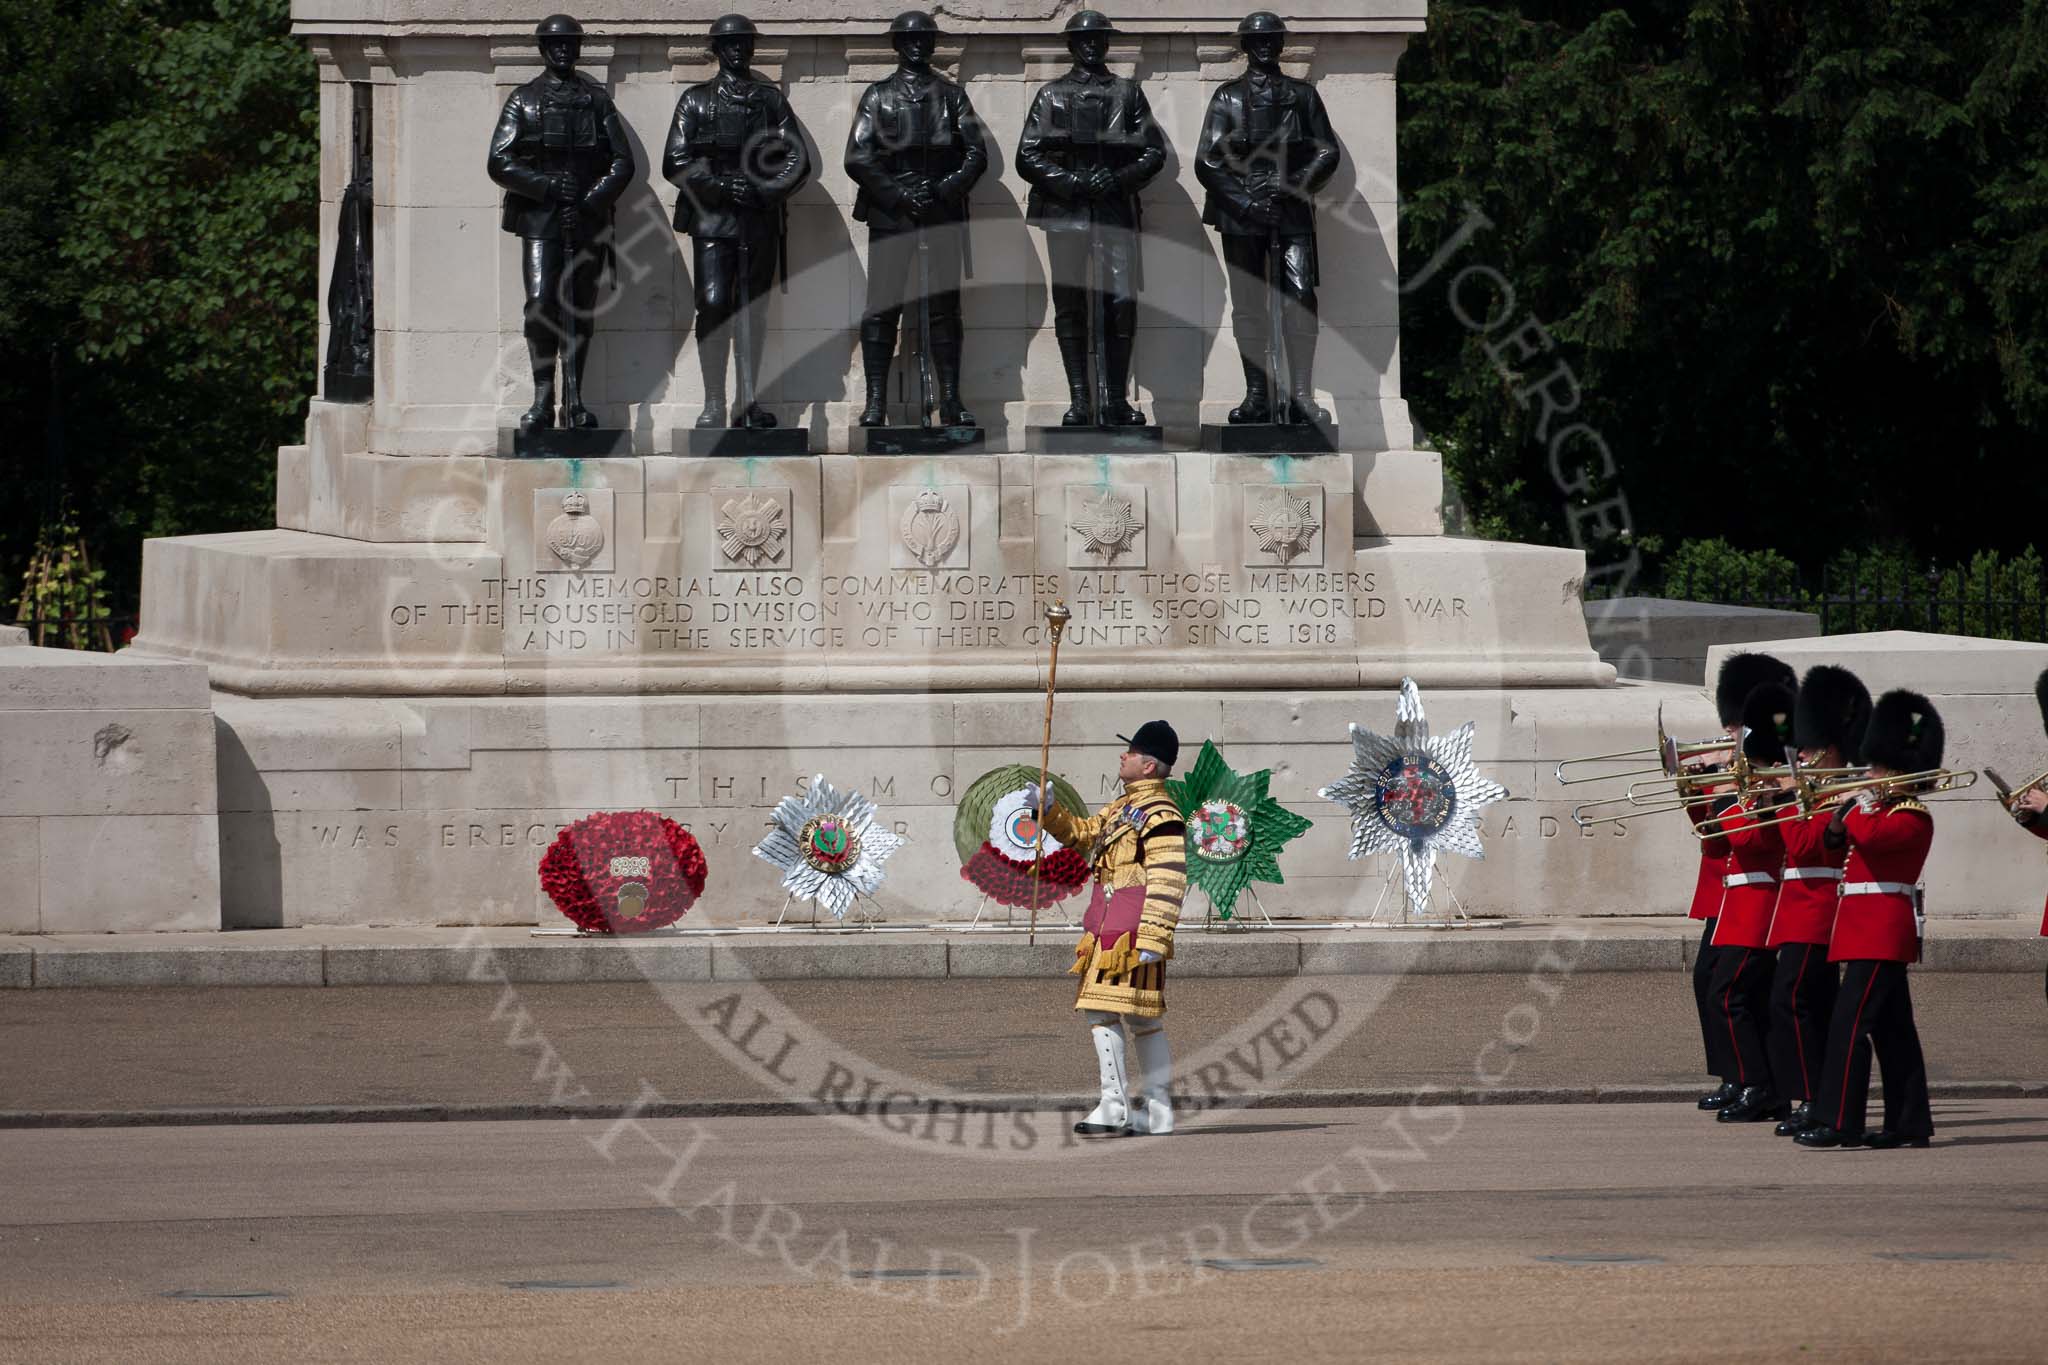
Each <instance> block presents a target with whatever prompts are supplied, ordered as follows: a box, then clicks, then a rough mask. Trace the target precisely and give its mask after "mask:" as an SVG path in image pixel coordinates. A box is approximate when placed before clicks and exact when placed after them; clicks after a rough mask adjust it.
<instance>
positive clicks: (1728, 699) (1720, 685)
mask: <svg viewBox="0 0 2048 1365" xmlns="http://www.w3.org/2000/svg"><path fill="white" fill-rule="evenodd" d="M1765 683H1777V684H1778V685H1779V686H1781V687H1783V688H1784V689H1785V690H1786V691H1788V692H1789V691H1791V690H1792V689H1793V688H1794V687H1796V686H1798V683H1799V679H1798V675H1796V674H1795V673H1793V671H1792V669H1791V667H1790V666H1789V665H1787V664H1786V663H1785V662H1784V661H1783V660H1780V659H1774V658H1772V657H1771V656H1770V655H1768V654H1730V655H1729V656H1728V657H1727V658H1725V659H1723V660H1722V661H1721V672H1720V675H1719V676H1718V677H1717V678H1715V680H1714V709H1715V710H1716V711H1718V712H1719V713H1720V715H1721V723H1722V724H1723V725H1734V724H1736V723H1737V722H1738V721H1740V720H1741V719H1742V704H1743V703H1744V702H1745V701H1747V700H1749V694H1750V693H1752V692H1754V691H1756V689H1757V688H1759V687H1762V686H1763V685H1764V684H1765Z"/></svg>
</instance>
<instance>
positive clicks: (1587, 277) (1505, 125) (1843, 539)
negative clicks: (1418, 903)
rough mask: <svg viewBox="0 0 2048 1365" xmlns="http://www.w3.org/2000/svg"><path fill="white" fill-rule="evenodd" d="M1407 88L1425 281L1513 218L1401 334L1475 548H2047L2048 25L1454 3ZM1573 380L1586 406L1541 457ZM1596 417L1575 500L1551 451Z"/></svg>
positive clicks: (1411, 176)
mask: <svg viewBox="0 0 2048 1365" xmlns="http://www.w3.org/2000/svg"><path fill="white" fill-rule="evenodd" d="M1399 76H1400V85H1399V99H1400V117H1401V125H1400V156H1401V174H1402V180H1403V191H1404V203H1405V212H1404V216H1403V219H1402V234H1401V235H1402V258H1403V261H1404V262H1405V263H1406V269H1407V270H1408V271H1409V272H1410V276H1411V282H1412V277H1413V276H1414V274H1415V273H1416V272H1418V271H1419V270H1421V269H1422V267H1423V265H1424V263H1425V262H1429V261H1431V260H1432V258H1433V257H1435V256H1436V255H1437V254H1438V252H1439V251H1440V250H1442V249H1444V248H1446V247H1448V246H1451V245H1452V244H1453V243H1454V242H1455V241H1456V238H1457V234H1458V233H1459V232H1460V230H1461V228H1464V229H1467V230H1468V231H1469V229H1470V227H1471V225H1472V224H1474V223H1475V222H1477V221H1479V220H1476V219H1474V218H1473V216H1472V215H1473V214H1474V213H1475V212H1476V213H1477V214H1479V215H1482V216H1483V220H1484V222H1485V223H1486V224H1488V226H1484V227H1482V228H1480V229H1479V230H1478V231H1476V232H1470V235H1469V236H1468V237H1467V238H1466V239H1465V240H1464V241H1463V242H1462V243H1461V244H1458V249H1457V251H1456V254H1455V255H1453V256H1451V257H1450V258H1449V264H1448V265H1447V266H1446V267H1445V268H1444V269H1442V270H1441V271H1440V272H1439V273H1438V274H1437V275H1436V276H1435V277H1433V278H1432V279H1431V280H1429V281H1428V282H1427V283H1425V284H1421V285H1418V286H1416V287H1414V288H1413V289H1412V292H1410V293H1409V294H1408V296H1407V297H1406V298H1405V299H1404V300H1403V309H1402V343H1403V349H1404V356H1403V372H1404V389H1405V392H1406V395H1407V397H1408V400H1409V402H1410V403H1411V404H1413V405H1414V407H1415V409H1416V411H1417V413H1418V415H1419V417H1420V419H1421V421H1422V423H1423V425H1424V426H1425V428H1426V429H1427V430H1428V431H1430V432H1431V433H1432V434H1433V435H1435V436H1437V437H1438V438H1439V440H1440V444H1441V446H1442V448H1443V449H1444V451H1445V453H1446V458H1447V463H1448V464H1449V465H1450V467H1451V469H1452V472H1453V474H1454V475H1455V477H1456V478H1457V480H1458V482H1459V485H1460V487H1461V491H1462V494H1463V497H1464V499H1465V503H1466V507H1467V513H1468V518H1469V522H1470V524H1472V525H1473V526H1475V527H1477V528H1479V529H1481V530H1484V531H1488V532H1492V533H1507V534H1514V535H1519V536H1524V537H1530V538H1537V539H1549V540H1564V539H1567V538H1569V537H1570V536H1571V535H1572V533H1573V531H1574V526H1573V524H1572V518H1571V509H1572V508H1573V506H1575V505H1576V506H1577V507H1579V508H1581V509H1584V508H1587V507H1591V506H1595V505H1597V504H1599V503H1601V502H1602V501H1603V500H1605V499H1610V498H1614V497H1617V496H1619V497H1625V498H1626V500H1627V509H1628V519H1629V520H1630V521H1632V522H1633V524H1634V526H1635V527H1637V528H1638V529H1640V530H1642V531H1654V532H1656V533H1658V534H1660V535H1661V536H1662V537H1663V538H1664V539H1665V540H1666V541H1667V542H1668V543H1674V544H1675V543H1677V542H1678V541H1680V540H1682V539H1685V538H1706V537H1711V536H1717V535H1718V536H1724V537H1726V538H1727V539H1729V540H1730V541H1732V542H1734V543H1736V544H1747V545H1778V546H1780V547H1781V548H1783V549H1786V550H1787V551H1789V552H1791V553H1792V554H1794V555H1795V556H1796V557H1797V558H1799V559H1800V560H1801V562H1802V563H1805V564H1807V565H1808V566H1809V567H1818V565H1819V564H1820V563H1821V562H1823V561H1825V560H1826V559H1827V558H1828V556H1829V555H1831V554H1832V553H1834V552H1835V551H1837V550H1838V549H1840V548H1842V547H1844V546H1846V545H1849V544H1851V543H1853V542H1857V541H1867V540H1869V539H1871V538H1873V537H1885V538H1893V539H1901V540H1905V541H1909V542H1911V543H1912V544H1913V545H1914V546H1915V548H1916V549H1917V550H1919V551H1920V552H1921V553H1923V554H1926V553H1939V554H1943V555H1961V554H1965V553H1968V552H1969V551H1970V550H1971V549H1973V548H1974V547H1977V546H1980V545H1985V544H1992V545H2005V546H2010V547H2017V546H2019V545H2023V544H2026V543H2028V542H2029V541H2030V540H2032V539H2034V538H2036V537H2037V536H2038V534H2039V527H2040V524H2041V519H2042V513H2043V511H2044V506H2048V498H2044V495H2043V493H2042V491H2041V484H2040V480H2039V478H2038V474H2037V471H2038V468H2039V461H2040V452H2041V448H2042V442H2043V438H2044V435H2048V2H2044V0H1890V2H1889V3H1885V4H1873V3H1869V2H1868V0H1864V2H1863V3H1845V2H1844V0H1818V2H1817V3H1816V2H1814V0H1780V2H1778V3H1771V2H1769V0H1766V2H1765V3H1756V2H1755V0H1741V2H1740V3H1738V0H1688V2H1687V3H1678V2H1677V0H1642V2H1639V3H1634V4H1630V5H1628V6H1627V7H1626V8H1625V9H1624V8H1621V7H1618V6H1613V5H1608V4H1575V3H1562V2H1558V0H1551V2H1549V3H1546V2H1544V0H1524V2H1523V3H1518V4H1492V5H1474V4H1461V3H1450V2H1448V0H1438V3H1434V4H1432V5H1431V7H1430V16H1429V28H1428V31H1427V32H1425V33H1424V34H1422V35H1420V36H1419V37H1417V38H1416V39H1415V40H1414V42H1413V43H1412V45H1411V46H1410V48H1409V49H1408V52H1407V54H1406V55H1405V57H1404V58H1403V60H1402V63H1401V66H1400V69H1399ZM1468 266H1483V267H1488V268H1490V269H1491V270H1493V271H1498V272H1499V274H1498V276H1497V277H1494V276H1490V275H1487V274H1485V273H1483V272H1474V273H1469V274H1466V275H1464V276H1463V277H1462V279H1461V277H1460V274H1459V272H1460V271H1461V270H1462V269H1464V268H1465V267H1468ZM1453 281H1460V283H1459V287H1458V290H1457V292H1456V294H1455V295H1454V294H1453V290H1452V284H1453ZM1503 281H1504V282H1505V289H1507V290H1512V298H1511V299H1510V298H1508V297H1507V295H1506V293H1505V292H1504V290H1503V285H1502V282H1503ZM1461 313H1462V315H1463V318H1462V320H1461V317H1460V314H1461ZM1496 318H1500V319H1503V320H1502V321H1500V322H1499V324H1498V325H1497V326H1494V327H1493V328H1492V329H1491V330H1490V331H1487V332H1483V333H1482V332H1480V331H1475V330H1474V328H1473V327H1472V326H1470V325H1468V323H1476V324H1481V325H1484V324H1488V323H1492V322H1494V320H1495V319H1496ZM1532 318H1533V319H1536V320H1538V321H1539V322H1540V323H1542V324H1543V326H1544V327H1545V328H1546V329H1547V332H1548V335H1549V338H1550V344H1548V345H1544V344H1543V343H1542V342H1541V340H1540V338H1536V336H1535V334H1533V333H1532V334H1529V337H1528V338H1527V339H1528V340H1531V341H1532V342H1533V343H1534V344H1535V346H1536V354H1534V355H1524V354H1523V348H1521V347H1517V346H1512V345H1509V344H1507V343H1508V339H1509V334H1510V333H1512V332H1513V331H1514V329H1516V328H1517V327H1520V326H1522V325H1523V324H1524V323H1526V322H1527V321H1529V320H1530V319H1532ZM1489 348H1491V351H1492V352H1493V353H1489ZM1560 363H1563V364H1565V365H1567V366H1568V367H1569V372H1570V375H1571V376H1572V378H1573V379H1575V380H1576V383H1577V386H1578V390H1577V395H1576V397H1577V406H1576V408H1575V410H1574V411H1572V412H1570V413H1569V414H1552V415H1551V417H1550V422H1549V429H1548V431H1547V432H1546V433H1544V434H1543V435H1542V436H1539V425H1540V424H1541V422H1542V421H1543V418H1544V416H1545V411H1544V399H1543V397H1542V395H1541V394H1538V393H1535V392H1532V391H1531V390H1532V387H1533V386H1534V385H1536V384H1538V383H1541V382H1542V381H1544V380H1545V379H1547V378H1551V377H1552V376H1553V375H1554V372H1555V371H1556V368H1557V366H1558V365H1559V364H1560ZM1549 392H1550V394H1551V395H1552V397H1553V398H1554V399H1555V400H1556V401H1557V402H1559V403H1560V404H1563V403H1565V402H1567V401H1569V400H1570V399H1572V398H1573V396H1574V395H1573V392H1572V390H1571V388H1570V386H1569V384H1568V383H1565V382H1563V381H1557V382H1554V383H1553V386H1552V387H1551V389H1550V390H1549ZM1572 421H1583V422H1586V423H1589V424H1590V425H1591V427H1592V428H1594V429H1595V430H1597V431H1598V432H1599V433H1600V435H1601V437H1602V438H1604V439H1605V441H1606V442H1607V444H1608V446H1609V447H1610V448H1611V449H1612V451H1613V455H1614V461H1615V470H1614V472H1613V473H1612V475H1611V476H1608V477H1603V478H1600V479H1598V480H1596V481H1593V482H1591V483H1590V484H1589V485H1588V486H1586V487H1583V488H1580V489H1577V490H1575V492H1574V493H1573V494H1570V495H1568V494H1566V493H1565V492H1562V491H1560V490H1559V489H1558V486H1557V482H1556V480H1555V479H1554V478H1553V474H1552V471H1551V469H1550V466H1549V453H1550V452H1549V448H1548V441H1547V440H1546V439H1544V438H1545V437H1547V438H1548V439H1549V440H1554V439H1555V438H1556V436H1557V434H1558V432H1559V431H1560V430H1562V429H1563V428H1564V427H1566V426H1567V425H1568V424H1569V423H1570V422H1572ZM1593 450H1594V447H1593V446H1592V445H1591V444H1590V443H1587V442H1584V441H1583V440H1582V439H1581V438H1574V439H1573V442H1571V443H1568V444H1567V446H1566V448H1565V450H1564V452H1563V457H1562V460H1561V463H1562V464H1563V466H1564V472H1565V474H1566V475H1567V476H1570V475H1573V474H1575V473H1576V472H1577V471H1578V470H1580V469H1581V468H1582V467H1584V466H1586V465H1587V464H1588V463H1589V457H1591V456H1592V455H1593ZM1590 463H1591V464H1592V466H1593V470H1594V472H1595V473H1596V474H1599V473H1602V472H1603V471H1602V470H1601V468H1600V466H1599V462H1598V460H1597V459H1590ZM1576 529H1577V530H1578V532H1579V533H1580V534H1581V535H1587V534H1588V533H1593V532H1597V531H1598V530H1600V523H1599V522H1598V521H1595V520H1591V519H1588V518H1586V517H1585V515H1584V513H1583V511H1582V512H1581V516H1580V519H1579V523H1578V526H1577V528H1576ZM1594 538H1595V539H1596V540H1597V536H1595V537H1594ZM1610 539H1611V538H1610ZM1597 548H1598V549H1600V551H1601V552H1602V553H1605V554H1608V555H1610V556H1611V555H1613V554H1614V553H1615V552H1616V551H1618V550H1619V549H1621V548H1622V547H1620V546H1618V545H1614V544H1605V545H1599V546H1598V547H1597Z"/></svg>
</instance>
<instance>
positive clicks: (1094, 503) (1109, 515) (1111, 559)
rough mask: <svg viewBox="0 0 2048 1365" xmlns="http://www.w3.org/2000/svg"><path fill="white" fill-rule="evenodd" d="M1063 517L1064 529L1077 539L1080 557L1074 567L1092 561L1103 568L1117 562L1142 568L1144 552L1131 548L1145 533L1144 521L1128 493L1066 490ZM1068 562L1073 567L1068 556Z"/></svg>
mask: <svg viewBox="0 0 2048 1365" xmlns="http://www.w3.org/2000/svg"><path fill="white" fill-rule="evenodd" d="M1067 514H1068V519H1067V529H1068V530H1070V531H1072V532H1073V533H1074V534H1075V535H1076V536H1078V537H1079V538H1080V545H1079V549H1080V551H1081V554H1082V555H1083V558H1082V560H1081V561H1080V565H1079V566H1076V567H1086V566H1088V565H1089V564H1090V563H1091V561H1092V562H1095V563H1099V564H1100V565H1102V566H1103V567H1105V568H1107V567H1109V566H1111V565H1114V564H1116V563H1117V562H1118V561H1120V560H1121V561H1123V562H1125V563H1126V564H1127V565H1128V566H1129V567H1132V568H1140V567H1143V565H1144V562H1145V556H1144V552H1143V551H1142V550H1134V546H1135V545H1136V542H1137V540H1138V537H1139V536H1140V535H1141V534H1142V533H1143V532H1144V530H1145V519H1144V518H1143V517H1141V516H1139V515H1138V511H1137V507H1136V505H1135V502H1134V500H1133V499H1132V498H1131V497H1130V496H1129V495H1128V494H1125V493H1120V492H1118V491H1117V490H1115V489H1113V488H1104V489H1100V490H1088V491H1085V492H1084V491H1080V490H1069V492H1068V501H1067ZM1068 563H1069V565H1070V566H1074V560H1073V556H1072V554H1071V553H1070V554H1069V556H1068Z"/></svg>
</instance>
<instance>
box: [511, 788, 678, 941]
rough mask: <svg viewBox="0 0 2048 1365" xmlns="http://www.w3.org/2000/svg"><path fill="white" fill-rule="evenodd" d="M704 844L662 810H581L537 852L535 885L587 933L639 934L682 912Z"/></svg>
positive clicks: (667, 921) (664, 922) (669, 921)
mask: <svg viewBox="0 0 2048 1365" xmlns="http://www.w3.org/2000/svg"><path fill="white" fill-rule="evenodd" d="M706 872H707V868H706V867H705V863H704V850H703V849H701V848H699V847H698V846H697V840H696V839H695V837H694V836H692V835H691V833H690V832H689V831H688V830H686V829H684V828H683V827H682V826H681V825H679V824H677V823H676V822H675V821H673V820H671V819H669V818H668V817H667V816H665V815H657V814H656V813H655V812H653V811H648V810H633V811H618V812H615V813H606V812H603V811H600V812H598V813H597V814H595V815H586V816H584V817H583V818H582V819H581V820H578V821H577V822H576V823H575V824H573V825H570V826H569V827H568V828H567V829H565V830H563V831H562V832H561V833H560V834H557V835H556V836H555V841H554V843H552V844H550V845H549V846H548V851H547V852H546V853H545V854H543V855H541V860H540V886H541V890H543V891H545V892H547V893H548V899H549V900H551V901H553V902H554V903H555V908H556V909H557V910H560V911H561V912H562V913H563V914H564V915H567V916H568V917H569V919H570V920H571V921H572V922H574V923H575V925H576V927H577V928H579V929H581V930H583V931H584V932H586V933H592V934H644V933H646V932H647V931H648V930H650V929H660V928H662V927H664V926H665V925H670V924H674V923H675V922H676V921H677V920H679V919H681V918H682V917H683V915H684V914H685V913H687V912H688V910H689V908H690V907H691V906H693V905H695V904H696V903H697V897H699V896H701V895H703V894H704V878H705V875H706Z"/></svg>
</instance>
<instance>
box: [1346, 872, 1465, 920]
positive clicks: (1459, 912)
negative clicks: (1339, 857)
mask: <svg viewBox="0 0 2048 1365" xmlns="http://www.w3.org/2000/svg"><path fill="white" fill-rule="evenodd" d="M1396 882H1399V883H1401V900H1400V905H1401V918H1399V919H1388V920H1382V919H1381V918H1380V910H1381V908H1382V907H1383V906H1385V905H1386V903H1387V892H1388V891H1390V890H1392V889H1393V887H1394V884H1395V883H1396ZM1432 884H1433V885H1435V886H1438V887H1440V888H1441V889H1442V890H1443V892H1444V894H1446V895H1448V896H1449V897H1450V898H1451V908H1452V909H1453V911H1454V912H1455V913H1454V914H1452V915H1451V916H1450V918H1448V919H1431V918H1429V917H1428V913H1427V910H1426V909H1425V912H1424V915H1423V917H1422V918H1420V919H1411V918H1409V915H1410V913H1411V912H1413V910H1414V909H1415V905H1414V902H1412V901H1410V900H1409V899H1408V886H1407V877H1406V875H1405V869H1404V867H1403V864H1402V861H1401V859H1399V858H1395V859H1392V860H1390V863H1389V865H1388V868H1387V875H1386V876H1385V877H1384V878H1383V879H1382V880H1381V882H1380V894H1379V899H1378V900H1376V901H1374V902H1373V903H1372V913H1371V914H1370V915H1367V916H1366V917H1365V922H1364V923H1363V924H1361V925H1360V926H1359V927H1360V928H1372V927H1375V926H1377V927H1379V928H1382V929H1401V928H1406V927H1408V926H1410V925H1416V926H1420V927H1422V928H1437V929H1448V928H1450V927H1452V926H1453V925H1458V924H1463V925H1467V926H1469V925H1470V924H1471V923H1472V916H1471V915H1469V914H1467V913H1466V911H1465V902H1463V901H1461V900H1459V899H1458V892H1457V888H1455V887H1453V886H1452V885H1451V884H1450V883H1449V882H1433V883H1432Z"/></svg>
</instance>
